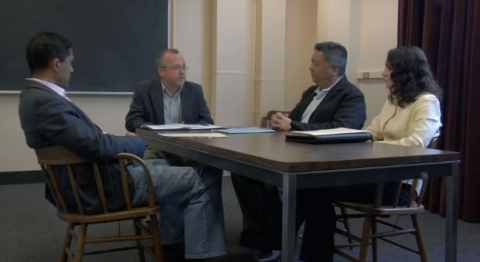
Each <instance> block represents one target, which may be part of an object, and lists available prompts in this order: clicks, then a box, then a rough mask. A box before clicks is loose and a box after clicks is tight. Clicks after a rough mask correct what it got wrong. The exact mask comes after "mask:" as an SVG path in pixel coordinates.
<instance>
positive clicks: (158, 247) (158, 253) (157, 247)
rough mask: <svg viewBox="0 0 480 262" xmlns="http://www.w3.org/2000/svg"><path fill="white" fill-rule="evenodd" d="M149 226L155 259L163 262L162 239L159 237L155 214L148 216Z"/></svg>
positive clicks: (157, 261)
mask: <svg viewBox="0 0 480 262" xmlns="http://www.w3.org/2000/svg"><path fill="white" fill-rule="evenodd" d="M150 221H151V223H150V226H151V230H152V235H153V250H154V252H155V261H156V262H163V252H162V241H161V239H160V226H159V225H158V219H157V216H156V215H153V216H150Z"/></svg>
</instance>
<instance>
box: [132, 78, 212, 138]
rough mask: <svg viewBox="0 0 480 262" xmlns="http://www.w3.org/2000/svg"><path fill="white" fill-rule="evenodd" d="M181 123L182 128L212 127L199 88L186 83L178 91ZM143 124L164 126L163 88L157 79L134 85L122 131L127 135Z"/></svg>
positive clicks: (191, 83)
mask: <svg viewBox="0 0 480 262" xmlns="http://www.w3.org/2000/svg"><path fill="white" fill-rule="evenodd" d="M180 100H181V104H182V120H183V122H185V124H213V119H212V117H211V115H210V110H209V109H208V106H207V102H206V101H205V98H204V97H203V91H202V87H201V86H200V85H198V84H195V83H193V82H189V81H186V82H185V84H184V85H183V88H182V90H181V91H180ZM145 124H147V125H148V124H155V125H161V124H165V118H164V112H163V88H162V82H161V79H160V77H158V78H154V79H151V80H148V81H145V82H142V83H140V84H138V85H137V87H136V88H135V92H134V94H133V100H132V103H131V104H130V110H129V111H128V114H127V116H126V117H125V128H126V129H127V130H128V131H130V132H135V129H136V128H138V127H140V126H141V125H145Z"/></svg>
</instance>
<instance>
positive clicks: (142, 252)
mask: <svg viewBox="0 0 480 262" xmlns="http://www.w3.org/2000/svg"><path fill="white" fill-rule="evenodd" d="M140 222H141V219H138V218H137V219H134V220H133V227H134V228H135V235H137V236H141V235H142V230H141V228H140V227H139V226H138V224H137V223H140ZM140 241H142V240H137V248H138V257H139V259H140V262H145V250H144V249H143V246H142V244H140Z"/></svg>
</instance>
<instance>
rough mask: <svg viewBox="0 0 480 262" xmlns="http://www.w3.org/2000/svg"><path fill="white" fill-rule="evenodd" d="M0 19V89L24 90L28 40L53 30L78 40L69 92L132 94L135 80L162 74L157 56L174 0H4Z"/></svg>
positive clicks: (4, 91)
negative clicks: (159, 70) (37, 34)
mask: <svg viewBox="0 0 480 262" xmlns="http://www.w3.org/2000/svg"><path fill="white" fill-rule="evenodd" d="M35 3H36V5H35ZM102 5H103V6H102ZM153 7H158V8H153ZM107 9H108V12H107ZM157 9H158V10H157ZM2 10H3V11H2ZM152 10H153V11H152ZM112 12H113V13H112ZM115 12H117V13H115ZM133 18H135V19H133ZM69 19H70V20H69ZM2 20H3V21H2ZM87 22H90V24H88V23H87ZM0 23H2V24H4V25H7V26H5V27H3V29H0V35H3V36H2V37H0V50H2V51H0V72H2V73H1V74H0V94H18V93H19V92H20V91H21V89H22V86H21V84H22V81H23V79H24V78H27V77H29V75H30V74H29V70H28V65H27V62H26V58H25V47H26V45H27V43H28V41H29V40H30V39H31V37H33V36H34V35H35V34H36V33H38V32H42V31H53V32H57V33H59V34H61V35H64V36H65V37H67V38H69V39H70V40H71V41H72V42H73V52H74V56H75V60H74V62H73V67H74V72H73V74H72V77H71V79H70V86H69V87H68V89H67V92H68V93H73V94H86V95H88V94H93V95H112V94H113V95H131V94H132V92H133V89H134V87H135V85H136V83H138V82H141V81H144V80H147V79H150V78H153V77H156V76H157V75H158V74H157V70H156V67H155V64H154V61H155V57H156V55H157V54H158V53H159V52H160V51H161V50H163V49H166V48H168V47H169V37H170V0H137V1H129V0H96V1H92V0H64V1H61V2H59V1H56V0H42V1H36V0H16V1H1V2H0ZM122 23H123V24H122ZM105 28H107V29H109V30H105ZM95 30H97V31H95ZM103 36H104V37H103ZM2 39H3V40H2ZM122 45H123V46H122ZM143 51H144V52H143ZM122 70H123V71H122Z"/></svg>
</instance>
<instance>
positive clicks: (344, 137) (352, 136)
mask: <svg viewBox="0 0 480 262" xmlns="http://www.w3.org/2000/svg"><path fill="white" fill-rule="evenodd" d="M286 140H287V141H293V142H301V143H312V144H330V143H354V142H364V141H367V140H372V141H373V136H372V134H371V133H369V132H365V131H363V130H357V129H350V128H343V127H340V128H333V129H323V130H314V131H292V132H288V133H287V135H286Z"/></svg>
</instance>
